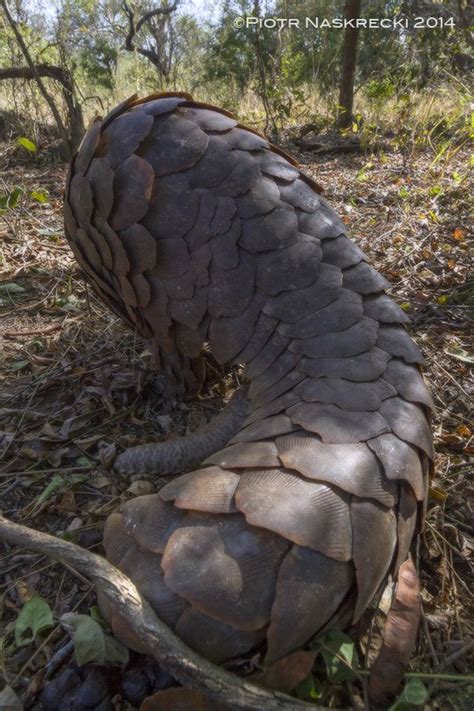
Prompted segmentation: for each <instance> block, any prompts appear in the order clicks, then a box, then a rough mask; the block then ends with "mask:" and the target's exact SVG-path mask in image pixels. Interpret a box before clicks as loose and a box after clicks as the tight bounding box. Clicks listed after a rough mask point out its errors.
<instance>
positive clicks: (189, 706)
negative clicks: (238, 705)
mask: <svg viewBox="0 0 474 711" xmlns="http://www.w3.org/2000/svg"><path fill="white" fill-rule="evenodd" d="M191 710H192V711H231V707H230V706H227V705H226V704H222V703H219V702H218V701H213V699H211V698H209V696H206V695H205V694H203V693H202V691H197V690H196V689H185V688H184V687H177V688H174V687H173V688H171V689H165V691H158V693H157V694H153V696H149V697H148V698H147V699H145V701H144V702H143V703H142V705H141V706H140V711H191Z"/></svg>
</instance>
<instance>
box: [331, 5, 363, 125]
mask: <svg viewBox="0 0 474 711" xmlns="http://www.w3.org/2000/svg"><path fill="white" fill-rule="evenodd" d="M360 6H361V0H346V7H345V11H344V17H345V19H346V20H354V21H355V20H356V19H357V18H358V17H359V16H360ZM358 40H359V28H358V27H351V25H348V26H347V27H346V29H345V31H344V43H343V47H342V73H341V84H340V87H339V109H338V115H337V127H338V128H348V127H349V126H350V125H351V123H352V103H353V100H354V77H355V69H356V62H357V43H358Z"/></svg>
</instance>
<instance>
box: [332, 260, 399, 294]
mask: <svg viewBox="0 0 474 711" xmlns="http://www.w3.org/2000/svg"><path fill="white" fill-rule="evenodd" d="M342 274H343V279H342V284H343V286H344V287H345V288H346V289H351V290H352V291H355V292H357V293H359V294H374V293H377V292H379V291H382V289H386V288H387V287H388V286H390V282H389V281H387V280H386V279H385V277H383V276H382V275H381V274H379V272H377V271H376V270H375V269H374V268H373V267H371V266H370V265H369V264H367V262H359V263H358V264H356V265H355V266H353V267H348V268H347V269H344V271H343V273H342Z"/></svg>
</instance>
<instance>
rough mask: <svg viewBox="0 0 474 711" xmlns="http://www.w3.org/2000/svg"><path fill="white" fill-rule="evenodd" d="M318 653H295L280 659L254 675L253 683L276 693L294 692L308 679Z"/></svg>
mask: <svg viewBox="0 0 474 711" xmlns="http://www.w3.org/2000/svg"><path fill="white" fill-rule="evenodd" d="M317 655H318V653H317V652H315V651H312V652H304V651H302V652H301V651H300V652H293V653H292V654H288V656H286V657H283V659H279V660H278V661H277V662H275V663H274V664H272V665H271V666H269V667H268V669H265V671H263V672H258V673H257V674H252V677H251V679H252V681H254V682H255V683H256V684H260V686H265V687H266V688H267V689H274V690H275V691H292V690H293V689H296V687H297V686H298V684H300V683H301V682H302V681H304V680H305V679H306V677H307V676H308V674H309V673H310V671H311V669H312V668H313V664H314V660H315V659H316V657H317Z"/></svg>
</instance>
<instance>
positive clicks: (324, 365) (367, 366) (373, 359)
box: [298, 348, 390, 382]
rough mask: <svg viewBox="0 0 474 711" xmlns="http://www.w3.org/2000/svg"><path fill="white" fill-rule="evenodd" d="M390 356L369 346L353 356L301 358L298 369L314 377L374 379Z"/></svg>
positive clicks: (381, 372)
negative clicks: (368, 348) (366, 349)
mask: <svg viewBox="0 0 474 711" xmlns="http://www.w3.org/2000/svg"><path fill="white" fill-rule="evenodd" d="M389 359H390V356H389V354H388V353H386V352H385V351H382V350H381V349H380V348H371V349H370V350H368V351H365V352H363V353H360V354H359V355H357V356H354V357H352V358H351V357H346V358H339V357H337V356H336V357H334V358H331V357H330V356H327V357H322V358H303V359H302V360H301V361H300V363H299V365H298V369H299V370H301V371H302V372H303V373H307V374H308V375H312V376H314V377H316V378H317V377H321V376H324V375H325V376H327V377H335V378H347V379H348V380H350V381H352V382H365V381H367V380H375V379H376V378H378V377H379V376H380V375H382V374H383V373H384V372H385V370H386V367H387V363H388V361H389Z"/></svg>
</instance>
